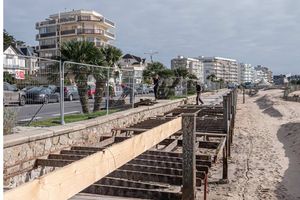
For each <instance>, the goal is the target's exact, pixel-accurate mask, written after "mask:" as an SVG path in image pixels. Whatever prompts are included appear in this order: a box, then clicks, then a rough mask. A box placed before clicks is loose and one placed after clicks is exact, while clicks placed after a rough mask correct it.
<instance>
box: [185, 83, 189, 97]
mask: <svg viewBox="0 0 300 200" xmlns="http://www.w3.org/2000/svg"><path fill="white" fill-rule="evenodd" d="M188 80H189V79H186V81H185V96H186V97H187V96H188Z"/></svg>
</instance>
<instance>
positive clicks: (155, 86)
mask: <svg viewBox="0 0 300 200" xmlns="http://www.w3.org/2000/svg"><path fill="white" fill-rule="evenodd" d="M158 83H159V76H158V75H157V74H156V76H155V77H153V84H154V87H153V90H154V97H155V100H157V99H158V96H157V90H158Z"/></svg>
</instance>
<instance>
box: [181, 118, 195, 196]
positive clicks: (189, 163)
mask: <svg viewBox="0 0 300 200" xmlns="http://www.w3.org/2000/svg"><path fill="white" fill-rule="evenodd" d="M195 130H196V114H192V113H187V114H183V115H182V132H183V139H182V147H183V152H182V156H183V158H182V185H183V187H182V199H184V200H195V199H196V150H195V149H196V135H195Z"/></svg>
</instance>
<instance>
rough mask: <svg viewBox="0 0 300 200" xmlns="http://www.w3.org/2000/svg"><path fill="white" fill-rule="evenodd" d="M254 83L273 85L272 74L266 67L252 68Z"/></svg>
mask: <svg viewBox="0 0 300 200" xmlns="http://www.w3.org/2000/svg"><path fill="white" fill-rule="evenodd" d="M254 81H255V83H258V82H261V81H264V82H269V83H273V73H272V71H271V70H270V69H269V68H268V67H264V66H261V65H258V66H256V67H255V68H254Z"/></svg>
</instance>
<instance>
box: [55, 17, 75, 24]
mask: <svg viewBox="0 0 300 200" xmlns="http://www.w3.org/2000/svg"><path fill="white" fill-rule="evenodd" d="M59 22H60V23H67V22H76V18H75V17H69V18H61V19H60V20H59Z"/></svg>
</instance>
